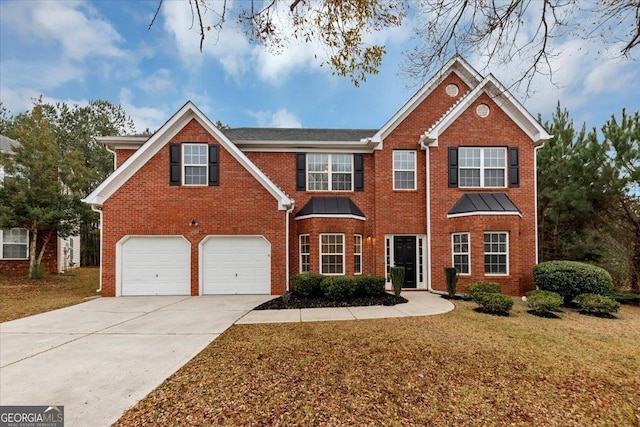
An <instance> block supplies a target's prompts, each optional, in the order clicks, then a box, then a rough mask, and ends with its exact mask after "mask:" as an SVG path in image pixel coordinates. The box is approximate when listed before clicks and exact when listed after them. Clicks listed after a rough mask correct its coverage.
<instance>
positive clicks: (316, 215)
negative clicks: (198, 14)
mask: <svg viewBox="0 0 640 427" xmlns="http://www.w3.org/2000/svg"><path fill="white" fill-rule="evenodd" d="M310 218H347V219H357V220H360V221H366V220H367V218H365V217H362V216H358V215H351V214H309V215H303V216H298V217H296V221H299V220H301V219H310Z"/></svg>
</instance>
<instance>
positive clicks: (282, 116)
mask: <svg viewBox="0 0 640 427" xmlns="http://www.w3.org/2000/svg"><path fill="white" fill-rule="evenodd" d="M250 114H251V115H252V116H254V117H255V118H256V119H257V120H258V126H260V127H270V128H301V127H302V123H301V122H300V120H299V119H298V118H297V117H296V116H295V115H294V114H293V113H291V112H289V111H287V109H286V108H280V109H279V110H278V111H276V112H275V113H272V112H271V111H258V112H253V113H250Z"/></svg>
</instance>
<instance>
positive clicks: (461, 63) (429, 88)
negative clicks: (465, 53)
mask: <svg viewBox="0 0 640 427" xmlns="http://www.w3.org/2000/svg"><path fill="white" fill-rule="evenodd" d="M454 71H455V72H456V74H457V75H458V77H460V79H462V81H463V82H465V83H466V84H467V85H468V86H469V87H470V88H473V87H475V86H476V85H477V84H478V83H480V81H482V76H481V75H480V73H478V72H477V71H476V70H475V69H474V68H473V67H472V66H471V65H470V64H469V63H468V62H467V61H465V60H464V59H463V58H462V57H461V56H460V55H456V56H454V57H453V58H451V59H450V60H449V62H447V63H446V64H445V65H444V67H442V69H441V70H440V71H438V72H437V73H436V74H435V75H434V76H433V77H432V78H431V80H429V81H428V82H427V83H426V84H425V85H424V86H423V87H422V88H421V89H420V90H419V91H418V92H417V93H416V94H415V95H413V97H412V98H411V99H410V100H409V101H407V103H406V104H404V106H403V107H402V108H401V109H400V110H399V111H398V112H397V113H396V114H395V115H394V116H393V117H392V118H391V119H390V120H389V121H388V122H387V123H385V124H384V126H382V128H380V130H379V131H378V132H376V134H375V135H374V136H373V137H372V138H371V139H372V141H374V142H376V143H377V144H378V146H377V147H376V148H377V149H382V141H383V140H384V138H386V137H387V136H388V135H389V134H390V133H391V132H392V131H393V130H394V129H395V128H396V126H398V124H400V123H401V122H402V121H403V120H404V119H405V118H407V116H408V115H409V114H410V113H411V112H412V111H413V110H414V109H415V108H416V107H417V106H418V105H420V103H422V101H424V99H425V98H426V97H427V96H429V94H431V92H433V90H434V89H435V88H436V87H437V86H438V85H439V84H440V82H442V80H444V79H445V78H446V77H447V76H448V75H449V74H451V73H452V72H454Z"/></svg>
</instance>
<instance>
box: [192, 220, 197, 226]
mask: <svg viewBox="0 0 640 427" xmlns="http://www.w3.org/2000/svg"><path fill="white" fill-rule="evenodd" d="M196 225H198V222H197V221H196V220H195V219H194V220H193V221H191V226H192V227H195V226H196Z"/></svg>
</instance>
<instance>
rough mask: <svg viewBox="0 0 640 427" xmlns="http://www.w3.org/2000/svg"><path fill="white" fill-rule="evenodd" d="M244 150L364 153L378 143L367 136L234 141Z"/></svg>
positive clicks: (371, 149)
mask: <svg viewBox="0 0 640 427" xmlns="http://www.w3.org/2000/svg"><path fill="white" fill-rule="evenodd" d="M233 142H234V144H235V145H236V146H238V147H239V148H240V149H241V150H242V151H283V152H284V151H300V150H303V151H306V150H312V149H320V150H325V151H326V150H349V151H350V152H354V151H353V150H358V151H360V152H363V153H372V152H373V149H374V148H375V147H376V145H377V143H376V142H372V141H371V139H369V138H365V139H361V140H360V141H262V140H236V141H233Z"/></svg>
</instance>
